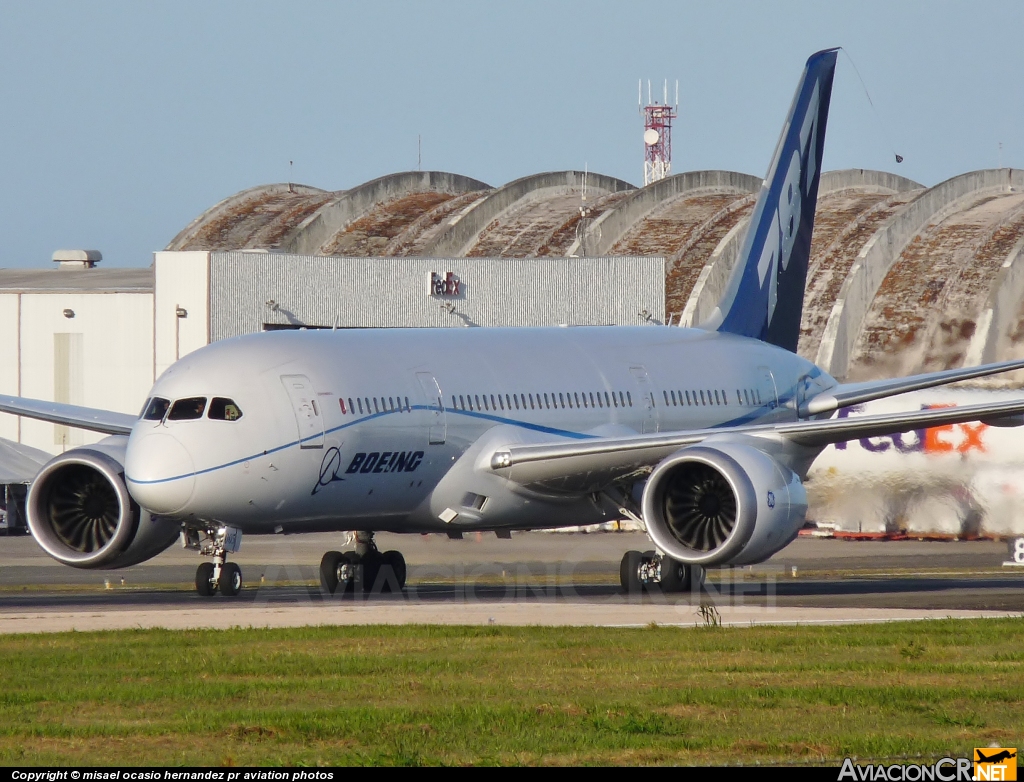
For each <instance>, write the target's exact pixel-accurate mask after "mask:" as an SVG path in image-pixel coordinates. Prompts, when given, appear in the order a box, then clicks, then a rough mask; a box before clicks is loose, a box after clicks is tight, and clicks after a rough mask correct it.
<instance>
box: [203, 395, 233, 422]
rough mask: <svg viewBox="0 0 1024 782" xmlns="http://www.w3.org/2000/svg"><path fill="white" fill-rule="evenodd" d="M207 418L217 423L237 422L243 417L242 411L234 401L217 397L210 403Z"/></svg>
mask: <svg viewBox="0 0 1024 782" xmlns="http://www.w3.org/2000/svg"><path fill="white" fill-rule="evenodd" d="M206 417H207V418H212V419H214V420H215V421H237V420H238V419H239V418H241V417H242V411H241V410H240V409H239V408H238V405H236V404H235V401H234V400H233V399H225V398H224V397H221V396H215V397H214V398H213V401H212V402H210V412H208V413H207V414H206Z"/></svg>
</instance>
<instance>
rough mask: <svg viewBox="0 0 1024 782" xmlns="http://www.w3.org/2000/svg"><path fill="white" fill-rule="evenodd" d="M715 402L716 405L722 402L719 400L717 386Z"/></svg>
mask: <svg viewBox="0 0 1024 782" xmlns="http://www.w3.org/2000/svg"><path fill="white" fill-rule="evenodd" d="M715 404H716V405H718V404H721V402H719V401H718V389H717V388H716V389H715Z"/></svg>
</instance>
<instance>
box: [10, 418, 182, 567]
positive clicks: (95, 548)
mask: <svg viewBox="0 0 1024 782" xmlns="http://www.w3.org/2000/svg"><path fill="white" fill-rule="evenodd" d="M126 446H127V438H125V437H108V438H107V439H105V440H103V441H101V442H99V443H97V444H96V445H89V446H85V447H83V448H75V449H73V450H71V451H67V452H66V453H63V454H61V455H60V456H58V457H56V458H54V459H52V460H50V461H49V462H47V463H46V465H45V466H44V467H43V469H42V470H40V471H39V474H38V475H37V476H36V478H35V480H34V481H33V482H32V486H31V487H30V488H29V491H28V497H27V498H26V501H25V515H26V516H27V518H28V527H29V529H30V530H31V531H32V536H33V537H34V538H35V539H36V542H37V543H39V545H40V546H42V548H43V550H44V551H46V553H47V554H49V555H50V556H51V557H53V558H54V559H56V560H58V561H60V562H63V563H64V564H65V565H71V566H73V567H79V568H90V569H92V568H109V569H113V568H122V567H128V566H129V565H135V564H138V563H139V562H142V561H143V560H146V559H149V558H150V557H154V556H156V555H157V554H159V553H160V552H161V551H163V550H164V549H166V548H167V547H168V546H169V545H171V543H173V542H174V541H175V539H176V538H177V537H178V534H179V531H180V529H181V525H180V524H179V523H178V522H175V521H171V520H169V519H162V518H159V517H158V518H153V517H152V516H150V515H149V513H148V512H147V511H145V510H142V509H141V508H140V507H139V506H138V504H136V502H135V501H134V500H133V499H132V498H131V495H129V494H128V489H127V488H126V487H125V481H124V467H123V463H124V451H125V448H126Z"/></svg>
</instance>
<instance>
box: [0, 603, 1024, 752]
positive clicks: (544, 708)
mask: <svg viewBox="0 0 1024 782" xmlns="http://www.w3.org/2000/svg"><path fill="white" fill-rule="evenodd" d="M1022 641H1024V619H1011V620H980V621H953V620H948V621H938V622H917V623H893V624H885V625H867V626H843V627H776V628H765V627H759V628H743V629H737V628H727V629H726V628H714V627H709V628H690V629H677V628H661V627H653V628H647V629H639V630H637V629H608V628H558V629H544V628H498V627H483V628H481V627H458V628H447V627H423V626H403V627H345V628H305V629H297V630H231V631H193V632H171V631H159V630H156V631H154V630H145V631H143V630H139V631H126V632H107V633H67V634H60V635H22V636H0V658H2V661H3V663H2V665H0V677H2V681H3V686H2V688H0V703H2V707H0V763H2V764H4V765H11V764H62V763H64V764H72V763H81V764H102V765H120V764H133V763H134V764H199V765H205V764H237V765H250V764H254V765H259V764H280V765H316V764H369V763H382V764H466V763H473V764H480V763H485V764H486V763H501V764H509V763H525V764H570V763H571V764H578V763H701V764H704V763H710V764H723V763H755V762H760V763H814V764H817V763H822V762H825V763H838V762H839V761H841V759H842V758H843V757H844V756H847V755H850V756H857V757H859V758H861V759H867V758H878V759H881V758H886V759H888V758H902V757H908V756H909V757H914V758H916V757H918V756H923V757H925V758H932V759H937V758H939V757H943V756H945V755H958V754H960V755H965V756H966V755H967V754H968V753H969V752H970V751H971V748H973V747H975V746H986V745H988V744H990V743H996V744H999V745H1001V746H1011V747H1019V746H1021V745H1022V744H1024V741H1022V739H1024V643H1022Z"/></svg>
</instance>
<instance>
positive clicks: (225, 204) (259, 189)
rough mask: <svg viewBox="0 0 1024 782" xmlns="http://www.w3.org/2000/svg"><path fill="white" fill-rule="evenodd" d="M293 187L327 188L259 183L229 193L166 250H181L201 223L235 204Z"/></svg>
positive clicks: (313, 190)
mask: <svg viewBox="0 0 1024 782" xmlns="http://www.w3.org/2000/svg"><path fill="white" fill-rule="evenodd" d="M289 188H291V191H290V192H294V193H308V194H310V195H313V194H315V193H326V192H327V191H326V190H321V189H320V188H318V187H310V186H309V185H297V184H294V183H292V184H290V185H289V184H287V183H285V184H273V185H257V186H256V187H250V188H248V189H246V190H241V191H239V192H237V193H235V194H234V195H229V196H228V197H227V198H225V199H224V200H223V201H218V202H217V203H216V204H214V205H213V206H211V207H210V208H209V209H207V210H206V211H205V212H203V213H202V214H201V215H199V217H197V218H196V219H195V220H193V221H192V222H191V223H189V224H188V225H186V226H185V227H184V228H182V229H181V230H180V231H179V232H178V233H177V235H176V236H175V237H174V238H173V239H171V241H170V242H168V243H167V247H165V248H164V249H165V250H180V249H181V248H182V246H183V245H184V244H185V242H186V241H187V240H188V239H190V238H191V236H192V234H193V232H194V231H195V230H196V228H198V227H199V226H200V225H202V224H203V223H205V222H206V221H207V220H212V219H214V218H215V217H216V215H217V214H218V213H219V212H221V211H222V210H224V209H227V208H233V207H234V205H235V204H238V203H240V202H242V201H245V200H246V199H247V198H252V197H254V196H257V195H262V194H263V193H284V192H286V191H288V189H289Z"/></svg>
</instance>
